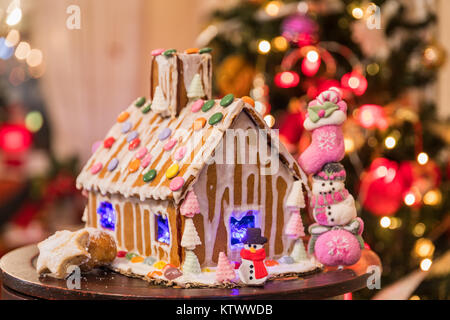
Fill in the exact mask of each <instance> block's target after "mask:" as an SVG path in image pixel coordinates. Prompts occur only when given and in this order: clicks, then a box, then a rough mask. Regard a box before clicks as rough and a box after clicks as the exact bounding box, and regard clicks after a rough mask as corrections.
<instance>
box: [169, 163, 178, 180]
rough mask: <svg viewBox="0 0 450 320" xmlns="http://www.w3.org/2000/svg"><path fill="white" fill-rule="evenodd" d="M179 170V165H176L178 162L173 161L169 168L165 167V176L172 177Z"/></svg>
mask: <svg viewBox="0 0 450 320" xmlns="http://www.w3.org/2000/svg"><path fill="white" fill-rule="evenodd" d="M179 170H180V167H179V166H178V163H174V164H173V165H171V166H170V167H169V169H167V171H166V177H167V178H168V179H172V178H173V177H175V176H176V175H177V174H178V171H179Z"/></svg>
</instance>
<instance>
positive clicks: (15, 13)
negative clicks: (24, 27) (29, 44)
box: [6, 8, 22, 26]
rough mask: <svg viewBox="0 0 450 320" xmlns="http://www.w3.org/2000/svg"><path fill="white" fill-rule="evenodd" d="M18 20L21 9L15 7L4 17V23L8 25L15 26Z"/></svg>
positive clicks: (20, 16) (20, 15) (20, 18)
mask: <svg viewBox="0 0 450 320" xmlns="http://www.w3.org/2000/svg"><path fill="white" fill-rule="evenodd" d="M20 20H22V9H20V8H15V9H13V10H12V11H11V13H10V14H9V15H8V17H7V18H6V24H7V25H8V26H15V25H16V24H18V23H19V22H20Z"/></svg>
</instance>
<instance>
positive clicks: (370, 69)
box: [366, 62, 380, 76]
mask: <svg viewBox="0 0 450 320" xmlns="http://www.w3.org/2000/svg"><path fill="white" fill-rule="evenodd" d="M366 71H367V73H368V74H369V75H371V76H374V75H376V74H377V73H378V72H380V65H379V64H378V63H375V62H374V63H371V64H368V65H367V67H366Z"/></svg>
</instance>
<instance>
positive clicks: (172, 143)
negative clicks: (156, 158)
mask: <svg viewBox="0 0 450 320" xmlns="http://www.w3.org/2000/svg"><path fill="white" fill-rule="evenodd" d="M177 142H178V140H176V139H171V140H169V141H168V142H167V143H166V144H165V145H164V150H165V151H169V150H172V148H173V147H175V145H176V144H177Z"/></svg>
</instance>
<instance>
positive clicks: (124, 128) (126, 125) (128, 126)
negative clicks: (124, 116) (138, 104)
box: [121, 121, 133, 133]
mask: <svg viewBox="0 0 450 320" xmlns="http://www.w3.org/2000/svg"><path fill="white" fill-rule="evenodd" d="M132 126H133V125H132V124H131V122H130V121H125V122H124V123H123V124H122V129H121V132H122V133H128V131H130V130H131V128H132Z"/></svg>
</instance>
